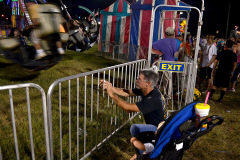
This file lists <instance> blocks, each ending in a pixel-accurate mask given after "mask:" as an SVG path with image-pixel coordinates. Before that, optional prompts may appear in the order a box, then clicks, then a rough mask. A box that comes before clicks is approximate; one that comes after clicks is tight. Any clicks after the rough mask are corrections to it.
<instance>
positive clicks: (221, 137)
mask: <svg viewBox="0 0 240 160" xmlns="http://www.w3.org/2000/svg"><path fill="white" fill-rule="evenodd" d="M116 64H119V62H116V61H112V60H109V59H106V58H103V57H101V56H99V53H98V52H97V46H94V47H93V48H92V49H90V50H88V51H86V52H83V53H79V52H73V51H68V52H67V53H66V55H64V58H63V60H61V61H60V62H59V64H57V65H55V66H54V67H52V68H50V69H49V70H46V71H40V72H28V71H26V70H23V69H22V68H20V67H19V66H17V65H15V64H13V63H10V62H8V61H6V60H5V59H3V58H1V57H0V85H1V86H2V85H9V84H20V83H36V84H39V85H40V86H41V87H43V89H44V90H45V92H47V90H48V87H49V86H50V84H51V83H52V82H53V81H55V80H56V79H59V78H62V77H66V76H70V75H75V74H79V73H83V72H88V71H91V70H96V69H100V68H105V67H107V66H112V65H116ZM5 94H7V93H5V92H3V93H0V100H1V101H0V144H1V146H3V145H7V146H8V147H9V148H14V142H12V141H11V142H10V141H8V139H6V138H5V136H6V135H4V134H7V133H8V132H6V130H8V128H4V127H3V126H4V125H7V124H8V125H10V127H11V124H10V123H11V117H10V114H9V110H10V108H9V104H8V103H9V102H7V101H8V99H6V98H5V96H4V95H5ZM15 94H16V95H18V96H17V97H16V99H14V100H16V101H18V102H21V101H22V98H21V94H22V93H21V91H19V92H16V93H15ZM219 94H220V92H216V93H215V95H214V97H213V98H214V99H218V96H219ZM205 96H206V95H202V97H201V98H200V100H199V101H201V102H204V98H205ZM34 98H35V97H34ZM36 99H37V98H36ZM6 102H7V104H5V103H6ZM35 103H36V104H34V103H33V104H31V105H32V106H38V103H40V102H37V101H36V102H35ZM208 104H209V105H210V106H211V110H210V115H220V116H222V117H223V118H224V119H225V121H224V123H223V124H222V125H221V126H217V127H216V128H215V129H214V130H213V131H211V132H210V133H209V134H207V135H205V136H203V137H201V138H199V139H198V140H196V141H195V142H194V144H193V146H192V147H191V148H190V149H189V150H187V151H186V152H185V154H184V157H183V159H184V160H189V159H194V160H203V159H204V160H205V159H214V160H215V159H216V160H227V159H234V160H238V159H240V145H239V143H238V142H239V141H240V136H239V130H240V123H239V122H240V111H239V110H240V107H239V106H240V85H238V86H237V87H236V92H227V93H226V95H225V97H224V100H223V103H217V102H216V101H209V103H208ZM17 107H18V108H17V110H16V111H15V112H17V114H16V118H17V119H18V122H17V123H19V124H25V121H26V120H25V119H23V118H22V117H23V116H26V114H27V112H26V110H25V109H24V108H23V107H22V106H21V105H19V106H17ZM229 111H230V112H229ZM41 113H42V112H41V108H36V110H35V111H34V113H33V114H35V115H36V116H35V117H34V118H33V121H36V122H37V121H38V118H37V117H38V116H40V115H41ZM137 121H142V119H141V120H138V118H137V119H136V120H134V121H133V122H131V123H130V124H127V125H126V126H125V127H124V128H123V129H121V130H120V131H119V132H118V133H117V134H116V135H114V136H113V137H112V138H111V139H110V140H109V141H107V142H106V143H105V144H104V145H103V146H102V147H101V148H99V149H98V150H97V151H96V152H94V153H93V154H92V155H91V156H90V157H89V158H88V159H92V160H95V159H102V160H110V159H111V160H112V159H114V160H125V159H129V158H130V157H131V156H132V155H133V154H134V152H135V149H134V148H133V147H132V146H131V145H130V143H129V140H130V138H131V136H130V132H129V128H130V126H131V124H132V123H136V122H137ZM24 126H25V125H23V127H22V129H19V130H18V132H20V133H22V132H23V131H24V129H25V128H24ZM1 127H3V128H1ZM37 127H42V124H40V125H39V126H37ZM1 129H2V130H1ZM36 130H37V131H38V129H37V128H36ZM1 131H2V133H3V132H4V134H1ZM39 132H40V133H41V132H43V131H39ZM23 133H24V132H23ZM24 134H27V133H24ZM24 134H23V135H22V137H21V136H20V137H18V138H19V139H20V141H21V138H23V137H24V136H26V135H24ZM10 137H12V135H10ZM37 139H38V141H39V142H40V141H41V137H37ZM43 143H44V142H43ZM20 148H21V147H20ZM37 149H38V150H39V151H42V150H43V152H44V149H43V148H41V146H39V148H37ZM66 150H67V149H66ZM9 152H10V151H9ZM12 152H14V149H13V150H12ZM25 152H26V151H25ZM28 152H29V151H27V153H28ZM9 154H11V152H10V153H9ZM21 158H22V159H30V158H29V155H26V156H23V157H21ZM44 158H45V157H44V155H43V156H42V157H41V159H44ZM8 159H15V158H13V157H11V158H8Z"/></svg>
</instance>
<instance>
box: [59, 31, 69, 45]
mask: <svg viewBox="0 0 240 160" xmlns="http://www.w3.org/2000/svg"><path fill="white" fill-rule="evenodd" d="M60 38H61V41H62V42H63V43H66V42H67V41H68V38H69V36H68V33H63V32H61V33H60Z"/></svg>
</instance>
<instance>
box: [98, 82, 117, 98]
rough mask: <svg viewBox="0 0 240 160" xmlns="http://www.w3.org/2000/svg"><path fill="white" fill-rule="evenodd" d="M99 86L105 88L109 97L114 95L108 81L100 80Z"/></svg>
mask: <svg viewBox="0 0 240 160" xmlns="http://www.w3.org/2000/svg"><path fill="white" fill-rule="evenodd" d="M100 87H101V88H103V89H106V90H107V93H108V95H109V96H110V97H113V96H114V92H113V87H112V83H110V82H108V81H104V80H101V81H100Z"/></svg>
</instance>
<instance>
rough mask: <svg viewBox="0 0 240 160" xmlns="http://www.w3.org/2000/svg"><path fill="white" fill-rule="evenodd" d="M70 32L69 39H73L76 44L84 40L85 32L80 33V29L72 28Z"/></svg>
mask: <svg viewBox="0 0 240 160" xmlns="http://www.w3.org/2000/svg"><path fill="white" fill-rule="evenodd" d="M68 34H69V40H70V41H72V42H73V43H74V44H77V43H79V42H82V41H83V40H84V35H83V33H80V31H79V30H78V29H73V30H70V31H69V32H68Z"/></svg>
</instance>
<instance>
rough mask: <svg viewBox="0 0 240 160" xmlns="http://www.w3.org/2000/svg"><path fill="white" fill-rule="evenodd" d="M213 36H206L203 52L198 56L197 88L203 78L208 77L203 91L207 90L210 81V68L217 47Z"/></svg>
mask: <svg viewBox="0 0 240 160" xmlns="http://www.w3.org/2000/svg"><path fill="white" fill-rule="evenodd" d="M213 40H214V36H213V35H208V36H207V45H206V46H205V47H204V48H203V53H202V54H201V56H200V76H199V82H198V85H199V90H200V89H201V84H202V82H203V80H204V79H208V84H207V89H206V90H205V91H204V93H207V92H208V91H209V88H210V85H211V82H212V68H213V63H214V60H215V58H216V56H217V47H216V46H215V45H214V43H213Z"/></svg>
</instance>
